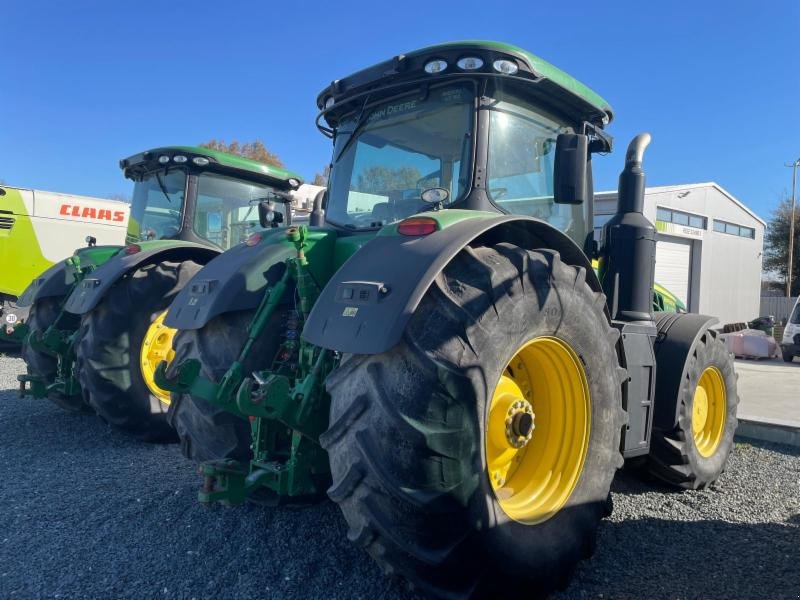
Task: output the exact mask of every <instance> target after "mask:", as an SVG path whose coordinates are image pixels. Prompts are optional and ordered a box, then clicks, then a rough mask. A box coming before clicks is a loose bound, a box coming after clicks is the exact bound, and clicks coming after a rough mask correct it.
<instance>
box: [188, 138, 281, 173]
mask: <svg viewBox="0 0 800 600" xmlns="http://www.w3.org/2000/svg"><path fill="white" fill-rule="evenodd" d="M200 147H201V148H209V149H210V150H217V151H219V152H226V153H228V154H236V155H238V156H243V157H244V158H250V159H252V160H257V161H258V162H261V163H264V164H266V165H272V166H273V167H280V168H283V161H282V160H281V159H280V158H279V157H278V155H277V154H275V153H274V152H270V151H269V149H268V148H267V147H266V146H265V145H264V143H263V142H262V141H261V140H255V141H253V142H245V143H243V144H240V143H239V142H238V141H236V140H233V141H232V142H231V143H227V142H225V140H214V139H212V140H209V141H207V142H203V143H202V144H200Z"/></svg>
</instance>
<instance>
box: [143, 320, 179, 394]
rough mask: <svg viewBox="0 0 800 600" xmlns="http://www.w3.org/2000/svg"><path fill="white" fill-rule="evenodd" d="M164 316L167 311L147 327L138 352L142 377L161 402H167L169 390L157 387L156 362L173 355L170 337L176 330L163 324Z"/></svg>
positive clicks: (170, 358) (168, 358)
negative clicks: (155, 377) (155, 376)
mask: <svg viewBox="0 0 800 600" xmlns="http://www.w3.org/2000/svg"><path fill="white" fill-rule="evenodd" d="M166 316H167V311H164V312H162V313H161V314H160V315H158V317H156V318H155V320H154V321H153V322H152V323H151V324H150V327H148V328H147V332H146V333H145V334H144V339H143V340H142V348H141V352H140V354H139V366H140V368H141V372H142V378H143V379H144V382H145V384H146V385H147V388H148V389H149V390H150V392H151V393H152V394H153V395H154V396H155V397H156V398H158V399H159V401H161V402H162V403H164V404H169V392H168V391H166V390H162V389H161V388H160V387H158V386H157V385H156V382H155V379H154V375H155V372H156V367H157V366H158V364H159V363H160V362H161V361H162V360H163V361H166V362H167V363H169V362H171V361H172V359H173V358H174V356H175V351H174V350H173V349H172V339H173V338H174V337H175V334H176V333H177V332H178V330H177V329H172V327H167V326H166V325H164V317H166Z"/></svg>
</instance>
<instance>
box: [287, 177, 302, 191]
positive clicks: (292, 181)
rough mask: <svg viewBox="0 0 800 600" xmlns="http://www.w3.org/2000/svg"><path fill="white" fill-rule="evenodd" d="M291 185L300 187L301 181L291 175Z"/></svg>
mask: <svg viewBox="0 0 800 600" xmlns="http://www.w3.org/2000/svg"><path fill="white" fill-rule="evenodd" d="M289 185H290V186H292V187H293V188H298V187H300V181H299V180H297V179H295V178H294V177H290V178H289Z"/></svg>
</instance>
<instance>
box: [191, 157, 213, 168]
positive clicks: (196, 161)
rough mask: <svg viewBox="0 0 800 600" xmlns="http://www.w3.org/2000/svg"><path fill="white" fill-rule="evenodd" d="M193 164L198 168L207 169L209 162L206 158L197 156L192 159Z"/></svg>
mask: <svg viewBox="0 0 800 600" xmlns="http://www.w3.org/2000/svg"><path fill="white" fill-rule="evenodd" d="M192 162H193V163H194V164H196V165H197V166H198V167H205V166H206V165H207V164H208V162H209V160H208V159H207V158H206V157H205V156H195V157H194V158H193V159H192Z"/></svg>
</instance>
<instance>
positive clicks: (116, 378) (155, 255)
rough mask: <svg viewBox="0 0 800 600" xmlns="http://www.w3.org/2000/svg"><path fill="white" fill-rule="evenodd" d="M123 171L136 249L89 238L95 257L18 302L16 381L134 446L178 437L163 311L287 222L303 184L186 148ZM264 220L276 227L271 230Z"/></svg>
mask: <svg viewBox="0 0 800 600" xmlns="http://www.w3.org/2000/svg"><path fill="white" fill-rule="evenodd" d="M120 167H121V168H122V170H123V173H124V175H125V177H126V178H128V179H131V180H133V182H134V189H133V200H132V203H131V216H130V220H129V223H128V233H127V238H126V241H127V245H125V246H119V245H111V246H108V245H106V246H98V245H96V244H95V243H94V240H93V239H92V238H88V239H87V242H88V247H86V248H81V249H79V250H77V251H76V252H75V254H74V255H73V256H72V257H70V258H69V259H67V260H66V261H63V262H60V263H57V264H55V265H54V266H52V267H51V268H50V269H48V270H47V271H45V272H44V273H43V274H42V275H41V276H40V277H38V278H37V279H35V280H34V281H33V282H32V283H31V285H30V286H29V287H28V288H27V290H26V291H25V292H24V293H23V294H22V296H21V298H20V301H19V303H20V304H21V305H23V306H25V305H28V306H31V309H30V317H29V319H28V322H27V323H26V324H24V325H23V326H24V327H26V328H27V330H26V331H24V332H22V339H23V347H22V355H23V358H24V359H25V361H26V363H27V367H28V374H27V375H22V376H20V377H19V379H20V384H21V391H22V393H23V394H30V395H33V396H35V397H48V398H50V399H52V400H53V401H54V402H56V403H57V404H59V405H60V406H62V407H64V408H67V409H70V410H76V411H92V410H94V411H95V412H97V413H98V414H99V415H100V416H101V417H102V418H103V419H105V420H106V421H107V422H109V423H110V424H112V425H114V426H116V427H119V428H121V429H123V430H125V431H128V432H130V433H131V434H133V435H135V436H138V437H140V438H142V439H147V440H154V441H155V440H163V439H168V438H171V437H174V432H173V431H172V428H171V427H169V425H168V424H167V421H166V411H167V406H168V404H169V393H168V392H165V391H164V390H160V389H159V388H158V387H157V386H156V385H155V383H154V382H153V371H154V369H155V366H156V364H157V363H158V362H159V361H160V360H162V359H164V358H169V356H170V355H171V342H172V337H173V335H174V331H173V330H171V329H169V328H168V327H165V326H164V324H163V318H164V314H165V311H166V308H167V307H168V306H169V304H170V302H171V301H172V299H173V298H174V297H175V295H176V294H177V293H178V291H179V290H180V289H181V288H182V287H183V286H184V285H185V284H186V282H187V281H189V279H190V278H191V277H192V276H193V275H194V274H195V273H196V272H197V271H199V270H200V267H201V266H202V265H204V264H205V263H207V262H208V261H209V260H211V259H212V258H213V257H214V256H216V255H218V254H220V253H221V252H222V251H223V250H225V249H227V248H229V247H231V246H232V245H235V244H238V243H240V242H242V241H244V240H246V239H247V238H248V237H249V236H250V235H252V234H253V233H254V232H257V231H260V230H261V229H262V226H268V227H269V226H270V225H277V224H278V223H280V222H281V221H283V214H284V213H285V214H286V215H288V216H289V218H290V215H291V211H290V209H289V208H288V205H286V203H287V202H289V201H290V200H291V197H290V194H289V192H290V191H292V190H294V189H296V188H297V187H298V186H299V185H300V179H299V177H298V176H296V175H294V174H292V173H289V172H287V171H284V170H283V169H279V168H276V167H273V166H269V165H265V164H262V163H259V162H256V161H253V160H249V159H245V158H241V157H238V156H233V155H229V154H225V153H221V152H216V151H213V150H209V149H206V148H195V147H188V146H173V147H164V148H155V149H153V150H149V151H147V152H142V153H139V154H136V155H134V156H131V157H129V158H126V159H124V160H122V161H120ZM280 204H283V205H284V212H281V211H280V210H279V209H278V205H280ZM259 213H263V214H266V215H267V216H268V217H269V216H271V217H274V218H272V220H271V222H266V223H264V224H262V223H261V222H260V220H259ZM276 215H278V216H277V217H276ZM15 333H16V334H19V332H15Z"/></svg>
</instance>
